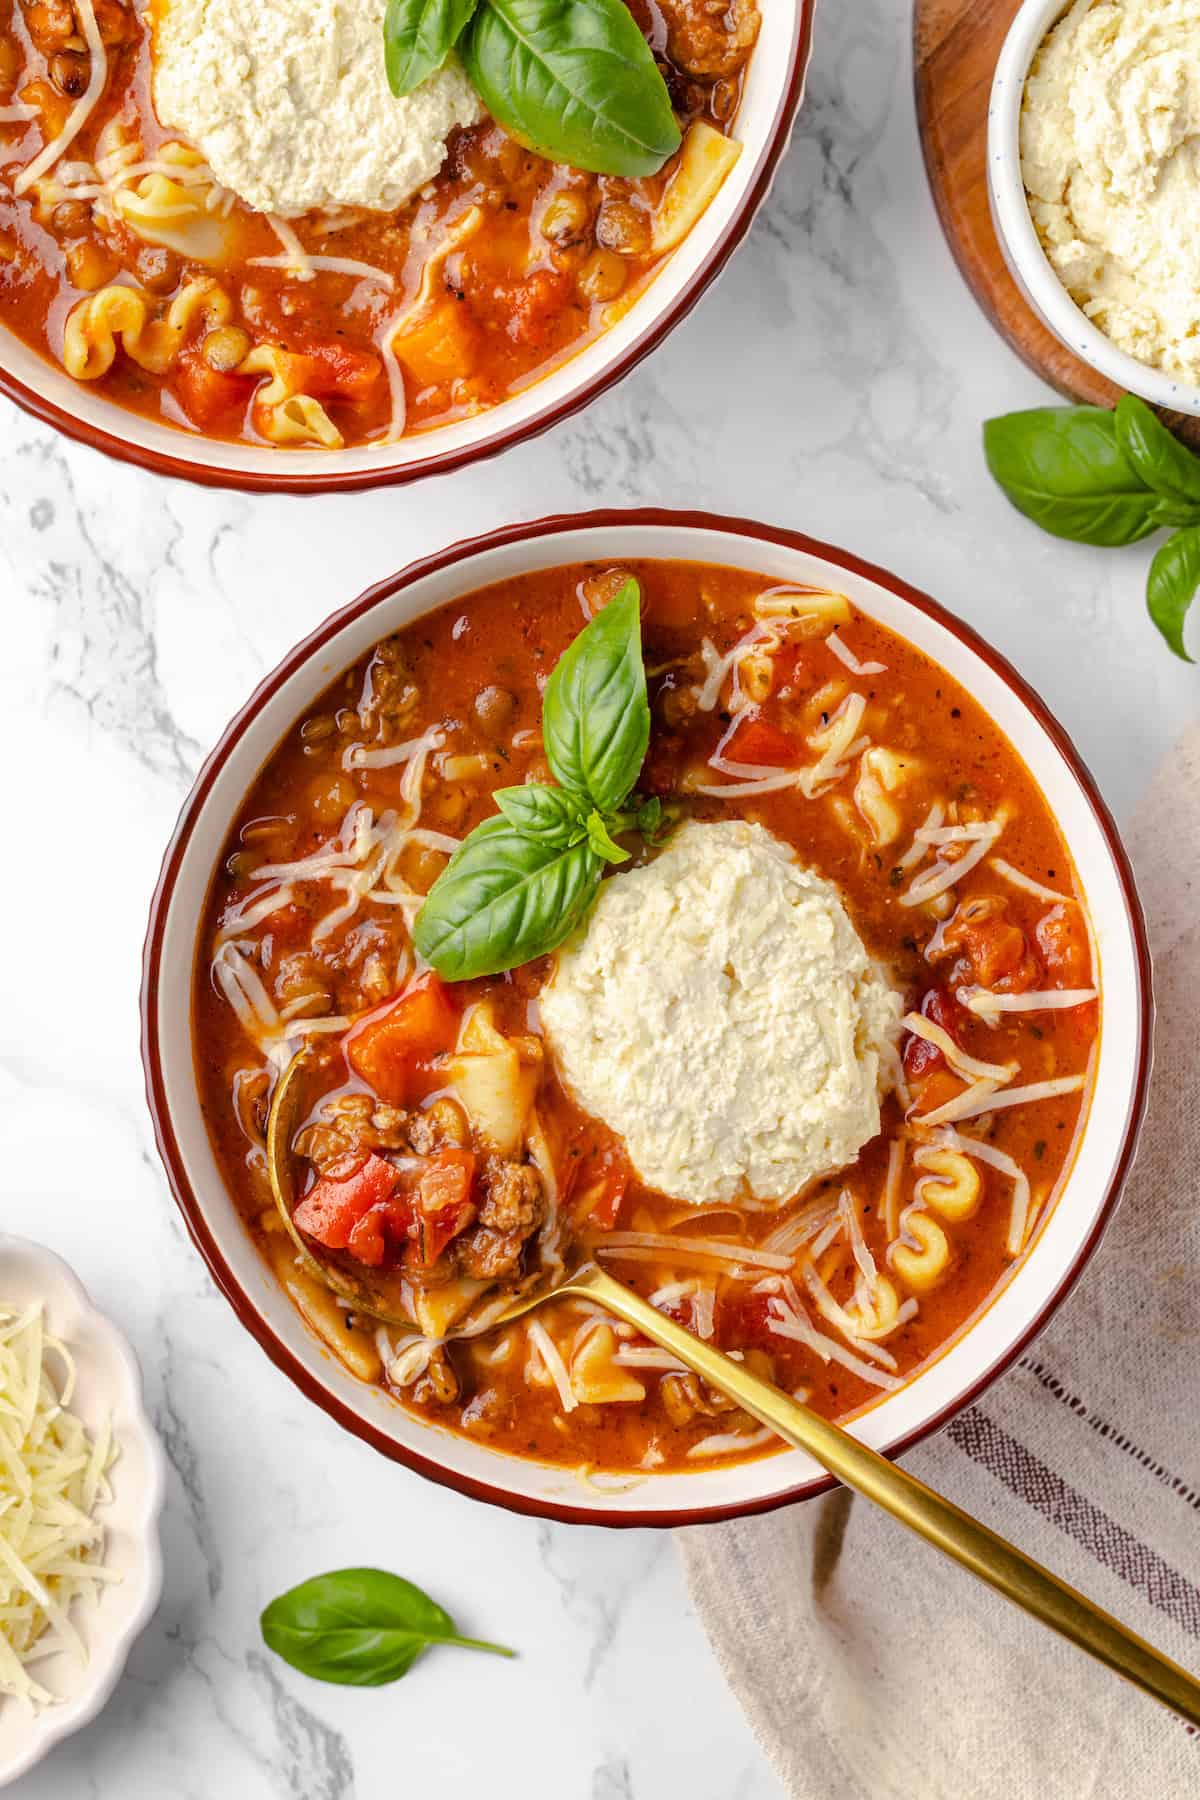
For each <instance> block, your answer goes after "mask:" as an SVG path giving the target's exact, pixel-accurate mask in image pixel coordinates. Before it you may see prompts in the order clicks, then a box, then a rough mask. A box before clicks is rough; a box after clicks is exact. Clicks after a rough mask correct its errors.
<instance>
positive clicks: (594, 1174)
mask: <svg viewBox="0 0 1200 1800" xmlns="http://www.w3.org/2000/svg"><path fill="white" fill-rule="evenodd" d="M602 1132H603V1128H602V1127H596V1126H586V1127H580V1128H579V1129H578V1130H577V1131H575V1132H574V1133H572V1134H571V1139H570V1142H569V1144H568V1146H567V1154H566V1155H565V1156H564V1157H562V1158H560V1161H561V1162H562V1163H563V1164H564V1166H565V1174H564V1177H563V1180H562V1191H561V1194H560V1197H559V1198H560V1205H563V1206H565V1205H567V1203H568V1202H569V1203H570V1207H571V1221H572V1224H573V1225H574V1226H575V1229H576V1230H577V1231H578V1230H580V1229H582V1228H583V1227H584V1226H585V1225H586V1226H587V1228H588V1229H589V1230H592V1231H611V1230H612V1229H613V1226H614V1225H615V1224H616V1222H617V1218H618V1216H619V1214H620V1211H621V1208H622V1206H623V1205H624V1203H625V1196H626V1194H627V1193H628V1192H629V1183H630V1180H631V1178H632V1175H633V1169H632V1167H631V1165H630V1161H629V1158H628V1156H627V1155H626V1154H625V1146H624V1144H623V1143H622V1142H621V1140H620V1138H619V1137H617V1136H616V1134H615V1133H603V1135H602Z"/></svg>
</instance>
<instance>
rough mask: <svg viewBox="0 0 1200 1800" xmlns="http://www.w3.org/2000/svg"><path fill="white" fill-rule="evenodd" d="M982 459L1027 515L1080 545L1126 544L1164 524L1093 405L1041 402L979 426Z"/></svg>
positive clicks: (1109, 418)
mask: <svg viewBox="0 0 1200 1800" xmlns="http://www.w3.org/2000/svg"><path fill="white" fill-rule="evenodd" d="M983 448H984V455H985V456H986V458H987V466H988V468H989V469H990V470H991V472H992V475H993V476H994V477H995V479H996V480H997V481H998V482H999V483H1000V486H1001V487H1002V488H1003V489H1004V492H1005V493H1006V494H1007V495H1008V498H1009V499H1010V500H1011V501H1012V503H1013V505H1014V506H1015V507H1016V508H1017V509H1018V511H1019V512H1023V513H1024V514H1025V516H1026V518H1029V519H1032V520H1033V521H1034V523H1035V524H1037V525H1040V526H1041V527H1042V530H1043V531H1049V532H1052V533H1053V534H1054V536H1055V537H1061V538H1070V539H1071V540H1072V541H1073V542H1075V543H1082V544H1106V545H1117V544H1133V543H1136V542H1137V540H1138V539H1139V538H1143V537H1146V536H1147V535H1148V534H1149V533H1150V532H1152V531H1155V530H1157V528H1158V526H1159V525H1160V524H1162V523H1164V521H1163V519H1162V518H1161V516H1160V513H1159V511H1158V508H1159V505H1160V501H1159V497H1158V496H1157V495H1156V494H1155V493H1154V492H1153V491H1152V490H1151V489H1150V488H1148V487H1147V486H1146V483H1145V482H1144V481H1143V480H1142V478H1141V476H1140V475H1139V474H1138V472H1137V470H1136V469H1135V468H1134V467H1133V465H1132V463H1131V462H1130V461H1129V459H1128V457H1127V456H1126V455H1125V453H1124V451H1123V450H1122V448H1121V445H1120V443H1119V442H1118V441H1117V431H1116V425H1115V422H1114V419H1113V415H1112V413H1110V412H1106V411H1105V410H1104V408H1103V407H1099V406H1041V407H1036V408H1034V410H1033V411H1031V412H1018V413H1005V414H1004V415H1003V416H1002V417H1000V418H998V419H989V420H988V421H987V423H986V424H985V425H984V428H983Z"/></svg>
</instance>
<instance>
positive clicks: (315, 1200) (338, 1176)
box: [292, 1151, 400, 1250]
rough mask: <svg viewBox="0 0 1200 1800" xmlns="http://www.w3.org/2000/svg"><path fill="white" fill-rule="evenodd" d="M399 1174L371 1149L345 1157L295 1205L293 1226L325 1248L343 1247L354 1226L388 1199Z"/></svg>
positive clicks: (348, 1240)
mask: <svg viewBox="0 0 1200 1800" xmlns="http://www.w3.org/2000/svg"><path fill="white" fill-rule="evenodd" d="M399 1181H400V1176H399V1174H398V1172H397V1170H396V1169H394V1168H393V1167H392V1165H391V1163H390V1162H387V1161H386V1160H385V1159H384V1158H383V1157H382V1156H376V1155H375V1153H374V1151H371V1152H369V1153H368V1154H367V1155H366V1156H365V1157H364V1156H358V1155H351V1156H344V1157H342V1158H341V1159H340V1161H338V1162H336V1163H334V1165H333V1167H332V1168H330V1169H328V1170H326V1172H325V1174H324V1175H322V1176H321V1178H320V1180H319V1181H317V1182H316V1183H315V1184H314V1186H313V1187H312V1188H310V1189H309V1191H308V1193H307V1194H305V1196H304V1198H303V1200H302V1201H301V1202H300V1204H299V1206H298V1207H297V1208H296V1210H295V1212H294V1213H293V1215H292V1217H293V1220H294V1222H295V1225H296V1228H297V1230H299V1231H302V1232H304V1234H305V1236H306V1237H311V1238H315V1239H316V1240H317V1242H318V1243H319V1244H324V1245H325V1248H326V1249H327V1250H345V1249H346V1247H347V1246H348V1244H349V1242H350V1236H351V1233H352V1232H353V1230H354V1227H355V1226H356V1225H357V1224H358V1222H359V1220H360V1219H361V1218H362V1217H363V1215H364V1214H365V1213H368V1212H370V1210H371V1208H372V1207H373V1206H379V1205H380V1204H382V1202H384V1201H385V1200H390V1199H391V1197H392V1195H393V1194H394V1193H395V1191H396V1188H397V1186H398V1185H399Z"/></svg>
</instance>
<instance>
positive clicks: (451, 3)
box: [383, 0, 477, 100]
mask: <svg viewBox="0 0 1200 1800" xmlns="http://www.w3.org/2000/svg"><path fill="white" fill-rule="evenodd" d="M476 4H477V0H388V4H387V11H386V13H385V14H384V19H383V54H384V61H385V63H386V65H387V78H388V86H389V87H390V88H391V90H392V92H393V94H394V95H395V96H396V98H397V100H399V99H402V98H403V96H404V95H405V94H411V93H412V91H413V89H414V88H415V87H419V86H420V85H421V83H422V82H423V81H426V80H428V78H429V76H430V75H434V74H436V72H437V71H438V70H439V69H440V68H441V66H442V64H443V63H444V62H445V60H446V58H447V56H449V54H450V52H451V50H452V49H453V48H454V45H455V44H456V43H457V42H458V40H459V38H460V37H461V36H462V34H463V31H464V29H465V28H466V25H467V22H468V20H469V19H470V17H471V14H472V13H473V12H474V11H475V7H476Z"/></svg>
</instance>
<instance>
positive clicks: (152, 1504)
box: [0, 1236, 166, 1787]
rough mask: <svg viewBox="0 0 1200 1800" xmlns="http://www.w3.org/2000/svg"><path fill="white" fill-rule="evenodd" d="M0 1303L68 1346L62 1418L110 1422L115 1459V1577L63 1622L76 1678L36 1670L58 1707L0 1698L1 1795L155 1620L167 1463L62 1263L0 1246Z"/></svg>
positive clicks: (111, 1553) (126, 1363) (23, 1243)
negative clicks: (71, 1368) (70, 1379)
mask: <svg viewBox="0 0 1200 1800" xmlns="http://www.w3.org/2000/svg"><path fill="white" fill-rule="evenodd" d="M0 1299H3V1300H5V1301H10V1302H12V1303H14V1304H15V1305H18V1306H21V1305H27V1304H29V1303H30V1302H31V1301H34V1300H42V1301H44V1302H45V1307H46V1321H47V1325H48V1328H49V1329H50V1330H51V1331H52V1332H54V1334H55V1336H56V1337H60V1338H62V1339H63V1341H64V1342H65V1343H67V1344H68V1345H69V1346H70V1348H71V1351H72V1354H73V1355H74V1357H75V1365H76V1370H77V1374H78V1380H77V1385H76V1390H75V1395H74V1398H73V1399H72V1401H71V1410H72V1411H73V1412H75V1413H77V1414H78V1415H79V1417H80V1418H81V1419H82V1420H83V1421H84V1423H85V1424H86V1425H87V1426H88V1427H89V1428H91V1429H93V1430H94V1429H95V1428H96V1426H98V1425H99V1424H100V1423H101V1421H102V1420H103V1419H105V1418H111V1420H112V1425H113V1433H114V1436H115V1438H116V1441H117V1445H118V1447H119V1450H120V1455H119V1457H118V1460H117V1462H116V1463H115V1464H114V1465H113V1470H112V1476H111V1480H112V1490H113V1497H112V1502H111V1504H110V1505H107V1506H105V1507H103V1508H102V1509H101V1511H100V1513H99V1515H98V1516H99V1518H100V1519H101V1520H102V1521H103V1524H104V1530H105V1548H104V1561H105V1562H106V1563H107V1564H108V1566H109V1567H110V1568H112V1569H115V1570H116V1571H117V1572H118V1574H119V1575H120V1576H121V1580H120V1582H119V1583H114V1584H113V1585H112V1586H111V1587H106V1588H105V1589H104V1590H103V1591H102V1593H101V1596H100V1599H99V1602H98V1603H97V1605H96V1606H94V1607H92V1606H84V1605H81V1606H78V1607H76V1608H75V1610H74V1611H73V1612H72V1614H71V1619H72V1623H73V1624H75V1625H76V1626H77V1627H78V1629H79V1631H80V1634H81V1635H82V1637H83V1640H84V1642H85V1644H86V1645H87V1648H88V1652H89V1660H88V1664H87V1667H86V1668H80V1666H79V1664H78V1663H76V1662H75V1661H74V1659H73V1658H71V1657H69V1656H66V1655H57V1656H52V1657H47V1658H46V1660H45V1661H44V1662H39V1663H38V1664H37V1665H36V1674H37V1678H38V1680H39V1681H40V1682H41V1683H42V1685H43V1686H44V1687H47V1688H49V1689H50V1691H51V1693H53V1694H56V1695H58V1696H60V1699H59V1704H58V1705H56V1706H47V1707H44V1708H43V1709H42V1710H41V1711H40V1712H37V1713H30V1712H29V1710H28V1709H27V1708H26V1707H24V1706H23V1705H21V1704H20V1703H19V1702H18V1701H15V1700H9V1699H3V1698H0V1787H4V1786H6V1785H7V1783H8V1782H10V1781H15V1780H16V1778H17V1777H18V1776H19V1775H24V1774H25V1773H26V1771H27V1770H29V1769H31V1768H32V1767H33V1765H34V1763H36V1762H39V1761H40V1760H41V1758H42V1757H43V1756H45V1754H46V1752H47V1751H48V1750H50V1749H52V1748H53V1746H54V1745H55V1744H57V1743H59V1742H60V1741H61V1740H62V1739H63V1738H65V1737H69V1736H70V1735H71V1733H72V1732H73V1731H78V1730H79V1728H80V1726H81V1725H86V1724H87V1723H88V1721H89V1720H90V1719H94V1718H95V1716H96V1714H97V1713H98V1712H99V1711H100V1709H101V1707H102V1706H104V1704H105V1702H106V1701H107V1700H108V1698H109V1696H110V1694H111V1693H112V1691H113V1689H114V1688H115V1687H116V1685H117V1682H118V1680H119V1679H120V1675H121V1671H122V1670H123V1669H124V1667H125V1660H126V1658H127V1657H128V1655H129V1652H130V1650H131V1649H132V1648H133V1645H134V1643H135V1641H136V1639H137V1638H138V1636H139V1635H140V1633H141V1632H142V1630H143V1629H144V1627H145V1626H146V1625H148V1624H149V1622H150V1620H151V1618H152V1617H153V1615H154V1609H155V1607H156V1606H157V1605H158V1602H159V1597H160V1595H161V1593H162V1580H163V1576H162V1551H161V1548H160V1546H159V1539H158V1518H159V1514H160V1513H161V1511H162V1504H163V1495H164V1492H165V1489H166V1462H165V1460H164V1457H163V1453H162V1450H161V1448H160V1446H159V1442H158V1439H157V1437H156V1436H155V1433H154V1427H153V1426H152V1425H151V1423H150V1421H149V1419H148V1418H147V1417H146V1412H145V1408H144V1406H143V1403H142V1378H141V1374H140V1371H139V1369H138V1365H137V1361H136V1359H135V1357H134V1354H133V1351H132V1350H131V1349H130V1348H129V1345H128V1344H127V1343H126V1341H125V1339H124V1338H123V1337H122V1336H121V1333H120V1332H119V1331H118V1330H117V1328H116V1326H115V1325H113V1324H112V1323H111V1321H110V1320H108V1319H106V1318H105V1317H104V1315H103V1313H99V1312H97V1311H96V1308H95V1307H94V1306H93V1305H92V1303H91V1301H90V1300H89V1298H88V1296H87V1293H86V1292H85V1290H84V1289H83V1287H82V1286H81V1285H80V1283H79V1282H78V1281H77V1280H76V1278H75V1276H74V1275H73V1274H72V1273H71V1271H70V1269H69V1268H68V1267H67V1265H66V1263H65V1262H63V1261H62V1259H61V1257H58V1256H55V1255H54V1254H53V1253H52V1252H51V1251H49V1250H44V1249H43V1248H42V1247H41V1245H39V1244H31V1243H29V1242H28V1241H27V1240H26V1239H24V1238H17V1237H5V1236H0Z"/></svg>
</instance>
